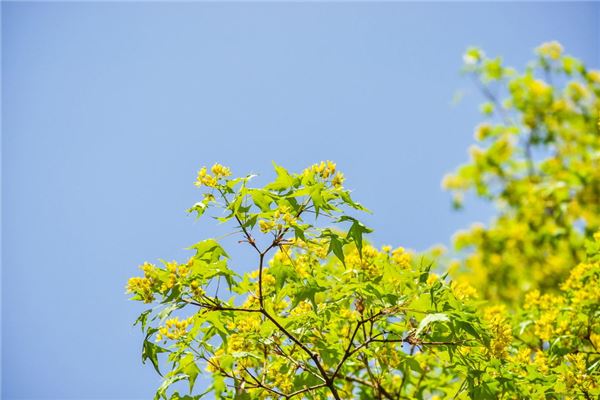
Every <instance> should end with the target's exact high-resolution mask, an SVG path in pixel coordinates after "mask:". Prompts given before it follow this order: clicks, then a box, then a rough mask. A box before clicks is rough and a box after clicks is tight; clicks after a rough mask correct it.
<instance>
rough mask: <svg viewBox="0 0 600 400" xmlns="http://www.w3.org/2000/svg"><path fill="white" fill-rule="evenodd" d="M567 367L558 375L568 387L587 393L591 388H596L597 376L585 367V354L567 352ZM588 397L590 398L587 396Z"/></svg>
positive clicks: (597, 383)
mask: <svg viewBox="0 0 600 400" xmlns="http://www.w3.org/2000/svg"><path fill="white" fill-rule="evenodd" d="M566 358H567V361H568V363H569V364H570V366H569V368H567V369H565V370H564V371H563V373H562V376H561V377H560V378H561V380H562V381H563V382H564V383H565V385H566V386H567V388H568V389H578V390H581V391H584V392H586V393H588V392H589V391H590V390H591V389H596V390H597V389H598V386H600V382H598V380H597V376H593V375H591V374H590V373H589V371H588V369H587V367H586V354H585V353H578V354H568V355H567V356H566ZM588 398H591V397H589V396H588Z"/></svg>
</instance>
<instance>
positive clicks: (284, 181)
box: [265, 162, 294, 191]
mask: <svg viewBox="0 0 600 400" xmlns="http://www.w3.org/2000/svg"><path fill="white" fill-rule="evenodd" d="M273 167H274V168H275V172H277V178H276V179H275V180H274V181H273V182H271V183H269V184H268V185H267V186H265V189H267V190H276V191H283V190H285V189H289V188H290V187H292V186H293V184H294V178H293V177H292V176H291V175H290V174H289V172H287V170H286V169H285V168H283V167H280V166H279V165H277V164H275V162H273Z"/></svg>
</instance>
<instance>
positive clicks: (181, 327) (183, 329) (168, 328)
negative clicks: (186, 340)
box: [156, 317, 193, 342]
mask: <svg viewBox="0 0 600 400" xmlns="http://www.w3.org/2000/svg"><path fill="white" fill-rule="evenodd" d="M192 319H193V317H189V318H187V319H184V320H180V319H179V317H175V318H171V319H168V320H167V321H166V322H165V325H164V326H162V327H160V328H159V329H158V334H157V335H156V341H157V342H159V341H161V340H163V339H164V338H166V339H171V340H178V339H180V338H182V337H184V336H186V335H187V328H188V326H189V325H190V324H191V323H192Z"/></svg>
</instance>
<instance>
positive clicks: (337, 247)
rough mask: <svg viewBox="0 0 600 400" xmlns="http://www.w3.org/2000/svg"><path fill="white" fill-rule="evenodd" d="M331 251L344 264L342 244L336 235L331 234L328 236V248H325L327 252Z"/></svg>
mask: <svg viewBox="0 0 600 400" xmlns="http://www.w3.org/2000/svg"><path fill="white" fill-rule="evenodd" d="M332 251H333V254H335V256H336V257H337V258H339V259H340V261H341V262H342V264H344V266H345V265H346V261H345V260H344V245H343V244H342V242H341V241H340V239H339V238H338V236H337V235H333V234H332V235H331V236H330V237H329V249H328V250H327V254H329V253H331V252H332Z"/></svg>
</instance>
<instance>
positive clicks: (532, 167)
mask: <svg viewBox="0 0 600 400" xmlns="http://www.w3.org/2000/svg"><path fill="white" fill-rule="evenodd" d="M536 54H537V58H536V59H535V60H534V61H533V62H531V63H530V64H529V65H528V66H527V68H526V69H525V71H524V72H523V73H517V72H516V71H515V70H514V69H513V68H509V67H505V66H504V65H503V63H502V60H501V59H500V58H495V59H491V58H488V57H486V56H485V55H484V53H483V52H482V51H481V50H479V49H475V48H472V49H469V50H468V51H467V53H466V54H465V57H464V60H465V67H464V72H465V73H466V74H468V75H469V76H471V77H472V78H473V80H474V81H475V83H476V84H477V85H478V86H479V87H480V89H481V91H482V93H483V94H484V96H485V97H486V101H485V102H484V103H483V104H482V106H481V110H482V112H483V114H484V115H485V116H486V118H487V121H486V122H484V123H482V124H480V125H479V126H478V127H477V128H476V129H475V139H476V140H477V141H478V143H479V144H478V145H476V146H473V147H471V149H470V155H471V160H470V162H469V163H468V164H465V165H463V166H462V167H460V168H459V169H458V170H457V172H456V173H454V174H452V175H448V176H446V177H445V179H444V182H443V185H444V186H445V187H446V188H448V189H451V190H452V191H453V192H454V199H455V200H454V201H455V205H456V206H458V207H460V206H461V204H462V198H463V195H464V193H465V192H467V191H473V192H474V193H475V194H476V195H478V196H479V197H482V198H484V199H487V200H489V201H492V202H493V203H494V204H495V205H496V207H497V209H498V215H497V217H496V218H495V220H494V221H493V222H492V223H491V224H490V225H489V226H488V227H484V226H482V225H480V224H476V225H474V226H473V227H472V228H471V229H469V230H467V231H464V232H459V233H457V235H456V236H455V239H454V243H455V246H456V248H457V249H458V250H462V249H466V252H467V256H466V257H465V259H464V264H463V271H462V272H465V271H468V275H467V276H469V277H470V279H469V280H470V283H471V284H473V285H474V286H475V287H476V288H477V289H478V291H479V292H480V293H481V294H482V295H483V296H484V297H486V298H488V299H492V300H502V301H508V302H515V301H519V300H522V299H523V295H524V293H525V292H526V291H528V290H532V289H540V290H541V291H548V290H554V289H557V288H558V286H559V284H560V282H562V281H563V280H564V279H565V277H566V276H567V274H568V273H569V271H570V270H571V269H572V268H573V266H574V265H576V264H577V263H578V262H579V261H581V260H582V257H583V256H584V255H585V252H584V251H583V240H584V238H586V237H587V238H589V237H591V235H592V234H593V233H594V232H596V231H597V230H598V228H600V127H599V126H598V124H597V121H598V113H599V110H600V100H599V96H600V71H594V70H588V69H587V68H586V67H585V66H584V64H583V63H582V62H581V61H580V60H577V59H576V58H573V57H571V56H568V55H564V53H563V49H562V47H561V46H560V44H558V43H557V42H550V43H545V44H543V45H541V46H540V47H538V48H537V49H536Z"/></svg>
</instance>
